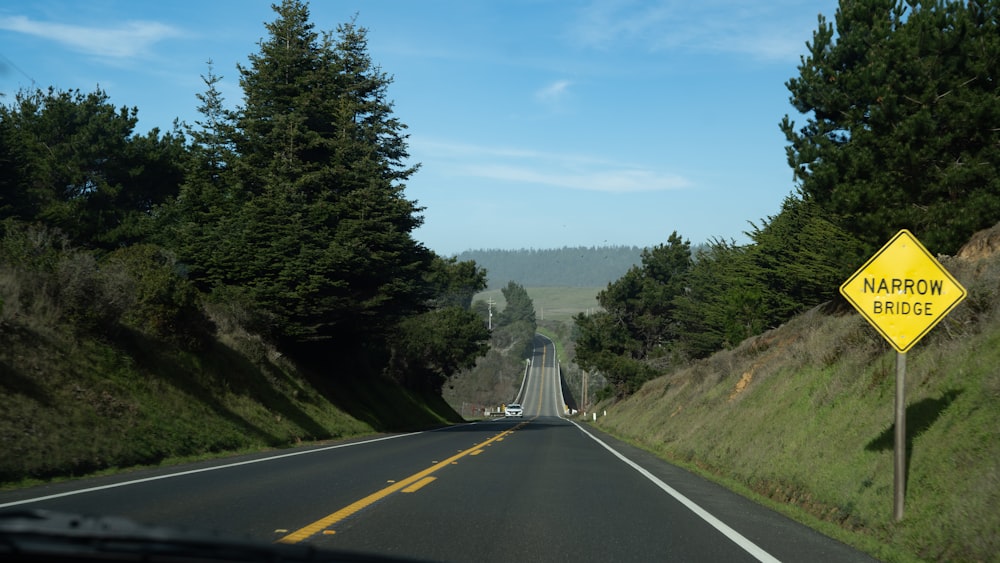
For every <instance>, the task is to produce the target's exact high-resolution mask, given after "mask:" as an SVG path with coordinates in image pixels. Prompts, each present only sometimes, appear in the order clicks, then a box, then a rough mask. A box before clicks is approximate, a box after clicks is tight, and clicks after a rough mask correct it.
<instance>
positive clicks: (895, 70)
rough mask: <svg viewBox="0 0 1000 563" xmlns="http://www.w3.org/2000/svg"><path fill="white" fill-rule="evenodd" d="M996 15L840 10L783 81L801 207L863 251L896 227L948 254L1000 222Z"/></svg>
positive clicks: (975, 6) (974, 7)
mask: <svg viewBox="0 0 1000 563" xmlns="http://www.w3.org/2000/svg"><path fill="white" fill-rule="evenodd" d="M998 64H1000V4H998V3H997V2H995V1H993V0H973V1H970V2H942V1H931V0H914V1H909V2H902V1H900V0H872V1H866V2H854V1H850V2H849V1H846V0H845V1H842V2H841V3H840V7H839V9H838V10H837V13H836V17H835V25H831V24H830V23H828V22H827V21H826V20H825V18H823V17H822V16H821V17H820V18H819V27H818V29H817V30H816V32H815V33H814V34H813V40H812V42H811V43H810V44H809V54H808V56H807V57H803V59H802V63H801V64H800V65H799V73H800V75H799V77H797V78H793V79H792V80H790V81H788V83H787V87H788V89H789V91H790V92H791V103H792V105H793V106H794V107H795V108H796V109H797V110H798V111H799V112H801V113H803V114H807V115H808V117H807V119H806V124H805V126H803V127H801V128H798V129H797V128H796V126H795V123H794V122H793V121H792V120H791V119H790V118H789V117H788V116H786V117H785V118H784V120H783V121H782V124H781V128H782V130H783V131H784V133H785V136H786V138H787V139H788V141H789V143H790V145H789V146H788V148H787V152H788V160H789V164H790V165H791V166H792V168H793V169H794V171H795V177H796V179H797V180H798V182H799V184H798V186H799V190H800V192H801V194H802V196H803V197H804V198H805V199H807V200H809V201H811V202H815V203H816V204H818V205H819V206H820V208H821V209H823V210H824V211H825V212H826V213H827V214H828V215H829V217H830V218H831V219H832V220H833V221H834V222H835V223H836V224H837V225H838V226H840V227H841V228H843V229H844V230H846V231H847V232H849V233H851V234H853V235H854V236H856V237H858V238H859V239H861V240H862V241H864V242H865V243H866V244H867V246H868V251H869V252H870V251H871V250H874V248H877V247H878V246H880V245H881V244H883V243H884V242H885V241H886V240H888V239H889V238H890V237H891V236H892V235H893V234H894V233H895V232H896V231H897V230H899V229H900V228H908V229H910V230H912V231H913V232H914V233H916V234H917V235H918V236H919V237H920V238H921V240H922V241H923V242H924V243H925V245H926V246H927V247H928V248H929V249H931V250H932V251H934V252H944V253H952V252H954V251H955V250H957V248H958V247H959V246H960V245H961V244H964V242H965V241H966V240H967V239H968V237H969V236H970V235H971V234H972V233H973V232H975V231H977V230H979V229H982V228H985V227H988V226H990V225H993V224H994V223H996V222H997V220H998V219H1000V197H998V195H997V194H1000V128H998V127H997V126H996V124H997V123H1000V96H998V95H997V69H998Z"/></svg>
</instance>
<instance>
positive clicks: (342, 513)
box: [278, 422, 527, 543]
mask: <svg viewBox="0 0 1000 563" xmlns="http://www.w3.org/2000/svg"><path fill="white" fill-rule="evenodd" d="M525 424H527V422H522V423H520V424H518V425H517V426H515V427H514V428H511V429H510V430H505V431H503V432H501V433H500V434H497V435H496V436H494V437H492V438H490V439H489V440H486V441H485V442H483V443H482V444H478V445H477V447H476V448H475V449H469V450H465V451H461V452H459V453H457V454H455V455H453V456H451V457H449V458H448V459H446V460H444V461H439V462H438V463H435V464H434V465H432V466H430V467H428V468H427V469H424V470H423V471H420V472H417V473H414V474H413V475H410V476H409V477H407V478H406V479H403V480H401V481H396V482H395V483H393V484H392V485H390V486H388V487H386V488H384V489H382V490H381V491H376V492H374V493H372V494H370V495H368V496H366V497H365V498H363V499H361V500H359V501H356V502H354V503H352V504H350V505H348V506H345V507H344V508H341V509H340V510H338V511H336V512H334V513H333V514H329V515H327V516H325V517H323V518H320V519H319V520H317V521H315V522H313V523H312V524H309V525H307V526H305V527H303V528H299V529H298V530H296V531H294V532H292V533H290V534H288V535H287V536H285V537H283V538H281V539H279V540H278V543H299V542H300V541H303V540H305V539H307V538H309V537H310V536H313V535H315V534H317V533H319V532H321V531H323V530H326V529H327V528H329V527H331V526H333V525H335V524H337V523H338V522H340V521H342V520H344V519H345V518H347V517H349V516H351V515H352V514H354V513H356V512H358V511H360V510H362V509H364V508H366V507H368V506H370V505H372V504H374V503H376V502H378V501H380V500H382V499H383V498H385V497H387V496H389V495H391V494H392V493H395V492H397V491H401V490H403V489H406V488H408V487H410V486H411V485H412V486H416V484H417V482H418V481H421V480H422V479H425V478H426V477H428V476H429V475H431V474H432V473H435V472H436V471H438V470H440V469H442V468H444V467H447V466H449V465H451V464H452V462H455V461H458V460H459V459H461V458H463V457H465V456H467V455H469V454H471V453H472V452H475V451H481V450H480V448H482V447H483V446H487V445H489V444H491V443H493V442H498V441H500V440H503V438H504V437H505V436H507V435H508V434H511V433H512V432H514V431H515V430H518V429H519V428H521V427H522V426H524V425H525ZM428 482H429V481H428ZM426 484H427V483H423V484H422V485H419V486H418V487H417V488H419V487H422V486H423V485H426ZM414 490H416V489H414Z"/></svg>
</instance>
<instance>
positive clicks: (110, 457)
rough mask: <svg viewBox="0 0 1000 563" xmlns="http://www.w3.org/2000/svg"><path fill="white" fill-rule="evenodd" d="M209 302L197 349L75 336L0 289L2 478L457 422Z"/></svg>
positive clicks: (127, 334)
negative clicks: (303, 353) (298, 357)
mask: <svg viewBox="0 0 1000 563" xmlns="http://www.w3.org/2000/svg"><path fill="white" fill-rule="evenodd" d="M10 281H11V279H10V277H5V276H0V285H3V284H9V283H10ZM211 312H212V316H213V321H214V323H215V325H216V326H217V327H218V332H217V333H216V336H215V338H214V339H213V340H212V342H211V344H210V345H209V346H208V347H207V348H206V349H204V350H200V351H198V352H197V353H194V352H191V351H187V350H184V349H183V348H180V347H177V346H174V345H171V344H170V343H168V342H164V341H157V340H152V339H149V338H148V337H146V336H143V335H141V334H139V333H136V332H132V331H124V332H122V333H121V334H119V335H118V336H117V337H116V338H114V339H108V338H97V337H89V336H81V335H79V334H75V333H73V332H72V331H70V330H68V328H69V327H66V326H64V325H61V324H56V323H52V322H51V319H46V318H45V317H44V316H39V315H37V314H33V313H34V312H33V311H31V310H27V309H20V308H19V306H18V304H17V303H16V302H13V301H12V300H8V301H7V302H6V306H5V307H4V309H3V314H2V315H0V404H3V405H4V407H3V409H0V451H3V452H4V453H3V455H0V486H5V485H6V486H10V485H12V484H13V485H16V484H18V483H21V482H24V480H47V479H51V478H61V477H70V476H81V475H84V474H88V473H91V472H95V471H102V470H107V469H117V470H121V469H125V468H129V467H133V466H137V465H156V464H160V463H164V462H168V461H170V460H177V459H185V458H192V457H203V456H210V455H221V454H225V453H229V454H231V453H233V452H237V451H248V450H259V449H263V448H275V447H288V446H293V445H296V444H299V443H301V442H303V441H309V440H326V439H333V438H346V437H351V436H360V435H364V434H372V433H374V432H377V431H382V430H387V429H405V428H410V429H412V428H419V427H427V426H430V425H435V424H441V423H443V422H446V421H454V420H456V419H457V415H456V414H455V413H454V412H453V411H452V410H451V409H450V408H449V407H448V406H447V404H445V403H444V401H443V400H441V399H440V397H433V396H420V395H415V394H413V393H412V392H409V391H406V390H404V389H402V388H401V387H400V386H399V385H397V384H395V383H394V382H392V381H389V380H373V379H360V378H352V377H350V376H348V375H347V374H345V373H340V372H338V371H337V370H336V369H330V368H327V369H324V370H323V371H318V370H316V369H307V368H306V367H304V366H300V365H296V364H295V363H294V362H292V361H290V360H289V359H288V358H287V357H285V356H283V355H282V354H280V353H279V352H278V351H277V350H276V349H274V348H273V347H272V346H269V345H267V344H265V343H264V341H263V340H262V339H261V338H259V337H257V336H255V335H253V334H250V333H247V332H246V331H244V330H242V329H240V328H239V327H238V326H237V325H235V324H234V323H232V321H231V320H230V319H228V318H227V316H226V314H225V313H224V312H222V311H219V310H214V311H211Z"/></svg>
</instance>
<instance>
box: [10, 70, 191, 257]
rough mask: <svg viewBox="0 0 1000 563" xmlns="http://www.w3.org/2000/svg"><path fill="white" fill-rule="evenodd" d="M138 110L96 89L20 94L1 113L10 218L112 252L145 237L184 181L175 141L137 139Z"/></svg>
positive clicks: (154, 136)
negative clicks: (120, 104)
mask: <svg viewBox="0 0 1000 563" xmlns="http://www.w3.org/2000/svg"><path fill="white" fill-rule="evenodd" d="M137 114H138V110H137V109H135V108H131V109H128V108H120V109H118V108H115V106H114V105H113V104H111V103H110V101H109V99H108V96H107V94H105V93H104V92H103V91H101V90H96V91H94V92H92V93H89V94H82V93H80V91H78V90H75V91H69V92H61V91H57V90H55V89H53V88H50V89H49V90H48V91H45V92H43V91H41V90H35V91H33V92H20V93H18V95H17V97H16V100H15V103H14V106H13V107H12V108H11V109H7V108H5V109H4V112H3V115H2V116H0V118H2V119H3V122H4V125H3V128H2V131H3V137H4V139H3V142H4V143H5V144H6V145H7V148H8V149H9V150H10V151H11V152H9V153H6V154H5V159H6V161H5V162H4V163H3V164H4V166H5V174H4V176H5V180H6V182H5V183H7V185H6V186H5V187H6V188H8V190H9V191H8V190H4V192H5V193H4V195H3V200H0V207H2V208H3V209H4V213H7V214H8V215H5V216H8V217H16V218H19V219H21V220H26V221H38V222H43V223H45V224H47V225H49V226H52V227H57V228H59V229H60V230H61V231H62V232H64V233H66V234H67V235H68V236H69V237H70V240H71V241H72V242H73V243H74V244H78V245H83V246H88V247H92V248H102V249H114V248H117V247H119V246H122V245H125V244H130V243H134V242H138V241H141V240H143V239H144V238H146V237H147V236H148V235H149V232H150V225H149V221H148V219H149V217H150V215H151V213H152V212H153V210H154V208H155V207H156V206H157V205H158V204H160V203H162V202H164V201H166V200H168V199H169V198H170V197H172V196H173V195H175V194H176V193H177V186H178V184H179V183H180V180H181V178H182V177H183V169H182V167H181V166H180V164H179V163H180V162H183V150H184V149H183V143H182V139H181V138H180V136H179V135H176V134H172V133H168V134H164V135H161V134H160V131H159V130H158V129H153V130H151V131H150V132H148V133H147V134H145V135H138V134H135V133H134V129H135V125H136V121H137Z"/></svg>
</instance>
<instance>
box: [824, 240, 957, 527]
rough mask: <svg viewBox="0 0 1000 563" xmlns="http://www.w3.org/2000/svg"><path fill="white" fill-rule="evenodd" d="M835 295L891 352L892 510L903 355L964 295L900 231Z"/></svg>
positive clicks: (900, 495) (902, 474) (899, 500)
mask: <svg viewBox="0 0 1000 563" xmlns="http://www.w3.org/2000/svg"><path fill="white" fill-rule="evenodd" d="M840 293H841V295H843V296H844V297H845V298H846V299H847V300H848V301H849V302H850V303H851V305H853V306H854V308H855V309H857V310H858V312H859V313H861V316H863V317H864V318H865V319H866V320H867V321H868V322H869V323H871V325H872V326H873V327H875V329H876V330H877V331H878V332H879V334H881V335H882V336H883V337H884V338H885V339H886V340H888V341H889V344H892V347H893V348H895V349H896V352H897V354H896V402H895V412H896V422H895V426H896V432H895V452H894V453H895V457H894V480H895V493H894V503H893V504H894V507H893V516H894V518H895V519H896V521H897V522H898V521H900V520H902V519H903V501H904V498H905V496H906V352H907V350H909V349H910V348H911V347H912V346H913V345H914V344H916V343H917V341H918V340H920V339H921V338H923V336H924V335H925V334H927V333H928V332H930V330H931V329H932V328H934V326H935V325H936V324H937V323H938V322H939V321H940V320H941V319H943V318H944V316H945V315H947V314H948V313H949V312H951V310H952V309H954V308H955V306H956V305H958V304H959V303H960V302H961V301H962V300H963V299H965V296H966V291H965V288H964V287H962V285H961V284H960V283H958V280H956V279H955V278H954V277H953V276H952V275H951V274H950V273H949V272H948V270H946V269H944V267H943V266H942V265H941V263H940V262H938V261H937V260H936V259H935V258H934V257H933V256H932V255H931V253H930V252H928V251H927V249H926V248H924V245H922V244H920V241H918V240H917V239H916V237H914V236H913V235H912V234H911V233H910V231H907V230H906V229H903V230H901V231H899V232H898V233H896V236H894V237H892V239H891V240H889V242H887V243H886V244H885V246H883V247H882V248H881V249H880V250H879V251H878V252H876V253H875V255H874V256H872V257H871V258H870V259H869V260H868V262H865V265H864V266H861V268H860V269H859V270H858V271H857V272H855V273H854V275H853V276H851V277H850V278H848V280H847V281H846V282H844V284H843V285H841V286H840Z"/></svg>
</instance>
